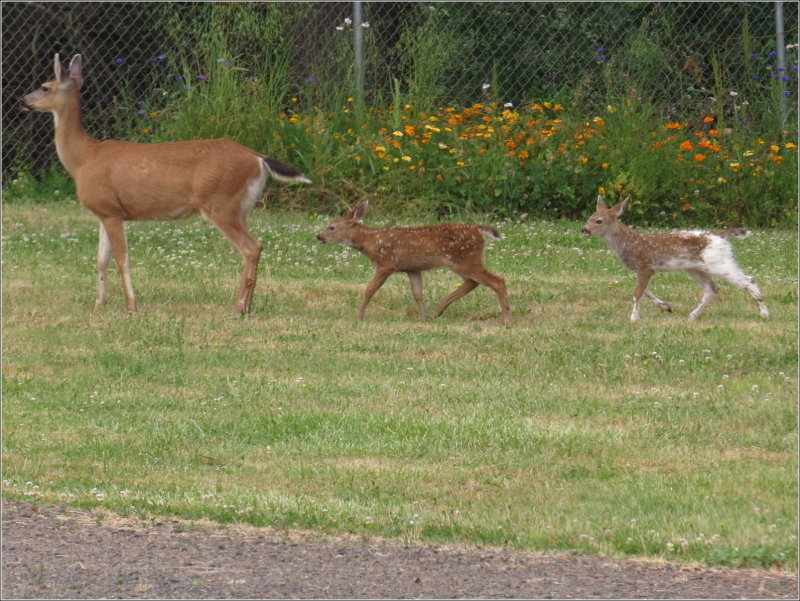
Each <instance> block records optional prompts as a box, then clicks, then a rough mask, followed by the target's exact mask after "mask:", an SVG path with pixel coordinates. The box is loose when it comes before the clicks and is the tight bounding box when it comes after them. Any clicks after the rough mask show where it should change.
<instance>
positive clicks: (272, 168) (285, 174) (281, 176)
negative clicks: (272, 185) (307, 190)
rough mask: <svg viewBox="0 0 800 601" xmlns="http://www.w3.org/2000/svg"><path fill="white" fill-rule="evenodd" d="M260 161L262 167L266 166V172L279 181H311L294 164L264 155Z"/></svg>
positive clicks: (305, 182) (308, 182)
mask: <svg viewBox="0 0 800 601" xmlns="http://www.w3.org/2000/svg"><path fill="white" fill-rule="evenodd" d="M261 162H262V163H263V164H264V167H266V169H267V172H268V173H269V174H270V175H271V176H272V177H273V178H274V179H276V180H278V181H279V182H301V183H303V184H310V183H311V180H310V179H308V178H307V177H306V176H305V175H303V172H302V171H300V170H299V169H298V168H297V167H295V166H294V165H288V164H287V163H283V162H281V161H279V160H277V159H270V158H269V157H265V156H262V157H261Z"/></svg>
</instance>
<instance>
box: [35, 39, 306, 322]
mask: <svg viewBox="0 0 800 601" xmlns="http://www.w3.org/2000/svg"><path fill="white" fill-rule="evenodd" d="M82 84H83V64H82V61H81V56H80V55H79V54H76V55H75V56H74V57H73V58H72V61H71V62H70V64H69V70H68V71H67V70H66V69H64V67H63V66H62V64H61V61H60V60H59V57H58V54H56V55H55V79H53V80H52V81H48V82H46V83H44V84H42V85H41V87H40V88H39V89H37V90H35V91H34V92H31V93H30V94H28V95H27V96H25V98H24V99H23V101H24V103H25V105H26V106H27V107H28V108H30V109H32V110H34V111H39V112H49V113H52V114H53V118H54V121H55V140H56V151H57V152H58V157H59V159H60V160H61V163H62V164H63V165H64V167H65V168H66V170H67V171H68V172H69V174H70V175H71V176H72V178H73V179H74V180H75V186H76V189H77V192H78V199H79V200H80V202H81V204H82V205H83V206H84V207H86V208H87V209H89V210H90V211H91V212H92V213H94V214H95V215H96V216H97V218H98V219H99V220H100V243H99V246H98V250H97V268H98V271H99V277H98V284H97V301H96V305H97V306H101V305H104V304H105V302H106V273H107V268H108V262H109V260H110V258H111V253H112V252H113V254H114V260H115V262H116V264H117V269H118V270H119V273H120V277H121V278H122V287H123V291H124V293H125V303H126V306H127V310H128V312H133V311H134V310H135V309H136V300H135V298H134V295H133V286H132V284H131V278H130V270H129V268H128V245H127V241H126V238H125V229H124V222H125V221H139V220H160V221H164V220H174V219H182V218H184V217H188V216H190V215H193V214H195V213H198V212H199V213H200V214H201V215H202V216H203V217H204V218H205V219H206V220H207V221H209V222H211V223H212V224H214V225H215V226H216V227H217V229H219V231H220V232H222V234H223V235H224V236H225V237H226V238H227V239H228V240H229V241H230V242H231V243H232V244H233V245H234V246H235V247H236V248H237V249H238V250H239V252H240V253H241V254H242V258H243V259H244V271H243V272H242V277H241V280H240V283H239V291H238V293H237V295H236V302H235V304H234V314H236V315H242V314H245V313H248V312H249V311H250V307H251V305H252V302H253V290H254V289H255V286H256V278H257V270H258V262H259V259H260V257H261V243H260V242H259V241H258V240H256V239H255V238H254V237H253V235H252V234H251V233H250V231H249V230H248V228H247V225H246V219H247V214H248V213H249V212H250V210H251V209H252V208H253V206H254V205H255V202H256V200H257V199H258V197H259V195H260V194H261V191H262V189H263V188H264V184H265V183H266V180H267V177H273V178H274V179H276V180H278V181H282V182H304V183H311V182H310V180H309V179H308V178H306V177H304V176H303V174H302V173H301V172H300V170H299V169H297V168H296V167H294V166H292V165H287V164H285V163H282V162H280V161H277V160H275V159H270V158H267V157H265V156H263V155H261V154H259V153H257V152H255V151H253V150H250V149H249V148H246V147H245V146H242V145H241V144H238V143H236V142H234V141H233V140H225V139H220V140H196V141H185V142H163V143H160V144H139V143H135V142H120V141H115V140H104V141H100V140H95V139H94V138H92V137H90V136H89V135H88V134H87V133H86V130H85V129H84V127H83V122H82V119H81V106H80V94H79V91H80V89H81V86H82Z"/></svg>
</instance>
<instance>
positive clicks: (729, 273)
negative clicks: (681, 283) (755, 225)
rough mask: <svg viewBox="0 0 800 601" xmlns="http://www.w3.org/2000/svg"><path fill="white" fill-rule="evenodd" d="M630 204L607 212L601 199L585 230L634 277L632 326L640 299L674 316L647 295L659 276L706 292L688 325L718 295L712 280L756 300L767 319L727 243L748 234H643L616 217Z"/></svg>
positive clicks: (754, 288)
mask: <svg viewBox="0 0 800 601" xmlns="http://www.w3.org/2000/svg"><path fill="white" fill-rule="evenodd" d="M629 200H630V199H629V198H626V199H625V200H623V201H622V202H620V203H619V204H618V205H616V206H614V207H612V208H610V209H609V208H608V207H607V206H606V204H605V202H603V197H602V196H598V197H597V207H596V212H595V214H594V215H592V216H591V217H589V221H588V222H587V223H586V226H585V227H584V228H583V230H582V233H583V234H584V235H586V236H590V235H592V234H594V235H597V236H601V237H603V238H604V239H605V241H606V242H607V243H608V245H609V246H610V247H611V248H612V249H613V250H614V252H616V253H617V255H619V258H620V259H622V262H623V263H624V264H625V266H626V267H627V268H628V269H631V270H633V271H635V272H636V278H637V280H636V289H635V291H634V293H633V312H632V313H631V321H636V320H637V319H639V304H640V302H641V300H642V294H644V295H646V296H647V297H648V298H649V299H650V300H652V301H653V302H654V303H655V304H656V306H658V307H660V308H661V309H664V310H665V311H671V310H672V309H670V307H669V305H668V304H667V303H665V302H664V301H662V300H661V299H659V298H658V297H657V296H656V295H655V294H653V293H652V292H650V290H648V289H647V284H648V283H649V282H650V278H651V277H653V275H654V274H656V273H657V272H659V271H685V272H686V273H688V274H689V275H690V276H691V277H692V278H693V279H694V280H695V281H696V282H697V283H698V284H700V285H701V286H702V287H703V298H702V300H701V301H700V304H699V305H697V307H695V309H694V311H692V312H691V314H690V315H689V319H690V320H695V319H697V316H698V315H700V313H701V312H702V311H703V309H705V308H706V305H708V303H710V302H711V299H713V298H714V297H715V296H716V295H717V292H718V291H719V289H720V286H719V284H717V283H716V282H715V281H714V279H713V278H718V279H721V280H725V281H726V282H730V283H731V284H734V285H735V286H738V287H739V288H744V289H745V290H747V291H748V292H749V293H750V295H751V296H752V297H753V299H755V301H756V304H757V305H758V311H759V313H760V314H761V316H762V317H769V311H767V306H766V305H765V304H764V301H763V300H762V298H761V291H760V290H759V289H758V286H756V283H755V280H754V279H753V278H751V277H749V276H747V275H745V274H744V272H742V270H741V269H740V268H739V266H738V265H737V264H736V261H735V260H734V258H733V250H732V249H731V243H730V242H728V240H727V238H746V237H747V236H749V235H750V232H748V231H747V230H743V229H731V230H725V231H723V232H716V233H714V232H674V233H671V234H640V233H638V232H635V231H634V230H632V229H631V228H629V227H627V226H625V225H624V224H622V223H621V222H620V221H619V219H618V217H619V216H620V215H622V213H623V212H624V211H625V207H626V206H627V205H628V201H629Z"/></svg>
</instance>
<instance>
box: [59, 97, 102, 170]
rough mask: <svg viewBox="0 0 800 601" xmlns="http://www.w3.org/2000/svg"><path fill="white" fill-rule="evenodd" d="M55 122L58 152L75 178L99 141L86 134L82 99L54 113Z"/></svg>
mask: <svg viewBox="0 0 800 601" xmlns="http://www.w3.org/2000/svg"><path fill="white" fill-rule="evenodd" d="M53 120H54V122H55V138H56V152H57V153H58V158H59V159H60V160H61V163H62V164H63V165H64V168H65V169H66V170H67V171H68V172H69V174H70V175H71V176H72V177H73V178H75V177H76V175H77V172H78V170H79V169H80V167H81V165H82V164H83V163H84V162H85V160H86V159H87V157H88V154H89V151H90V149H91V147H92V146H93V145H94V144H97V140H94V139H93V138H91V137H90V136H89V134H87V133H86V130H85V129H84V127H83V120H82V118H81V107H80V99H79V98H77V95H76V98H75V101H74V102H70V103H68V104H67V105H66V106H64V107H63V108H61V109H60V110H57V111H55V110H54V111H53Z"/></svg>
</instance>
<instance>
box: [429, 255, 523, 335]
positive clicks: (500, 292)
mask: <svg viewBox="0 0 800 601" xmlns="http://www.w3.org/2000/svg"><path fill="white" fill-rule="evenodd" d="M460 275H461V276H462V277H466V276H464V274H460ZM469 279H471V280H475V281H476V282H478V283H479V284H483V285H484V286H488V287H489V288H491V289H492V290H494V293H495V294H496V295H497V300H498V302H499V303H500V311H501V312H502V313H503V323H504V324H506V325H507V326H510V325H511V307H510V306H509V304H508V293H507V292H506V281H505V280H504V279H503V278H501V277H500V276H499V275H495V274H493V273H492V272H491V271H489V270H488V269H486V268H485V267H482V268H480V269H477V270H475V271H473V272H472V273H471V274H469ZM467 292H469V290H468V291H467ZM464 294H466V292H465V293H464ZM462 296H463V295H462ZM443 302H444V301H443Z"/></svg>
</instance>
